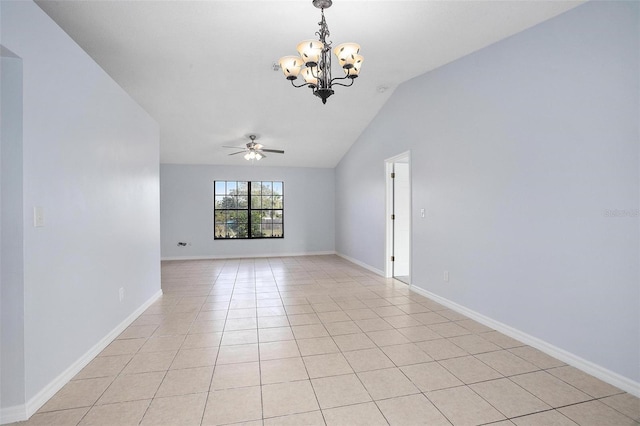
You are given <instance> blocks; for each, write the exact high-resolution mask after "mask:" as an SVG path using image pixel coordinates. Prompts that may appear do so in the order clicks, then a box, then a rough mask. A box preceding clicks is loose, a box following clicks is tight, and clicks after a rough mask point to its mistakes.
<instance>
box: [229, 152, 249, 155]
mask: <svg viewBox="0 0 640 426" xmlns="http://www.w3.org/2000/svg"><path fill="white" fill-rule="evenodd" d="M245 152H246V151H238V152H234V153H233V154H229V155H236V154H243V153H245Z"/></svg>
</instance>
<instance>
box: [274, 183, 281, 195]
mask: <svg viewBox="0 0 640 426" xmlns="http://www.w3.org/2000/svg"><path fill="white" fill-rule="evenodd" d="M273 195H282V182H273Z"/></svg>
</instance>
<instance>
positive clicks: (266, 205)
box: [262, 195, 273, 209]
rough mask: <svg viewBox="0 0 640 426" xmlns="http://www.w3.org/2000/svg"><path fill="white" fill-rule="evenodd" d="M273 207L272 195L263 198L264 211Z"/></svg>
mask: <svg viewBox="0 0 640 426" xmlns="http://www.w3.org/2000/svg"><path fill="white" fill-rule="evenodd" d="M272 207H273V197H271V196H270V195H268V196H264V195H263V196H262V208H263V209H270V208H272Z"/></svg>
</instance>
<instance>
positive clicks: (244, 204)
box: [238, 196, 249, 209]
mask: <svg viewBox="0 0 640 426" xmlns="http://www.w3.org/2000/svg"><path fill="white" fill-rule="evenodd" d="M248 207H249V203H248V201H247V197H246V196H244V197H243V196H240V197H238V208H239V209H246V208H248Z"/></svg>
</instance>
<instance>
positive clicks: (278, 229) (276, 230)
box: [273, 223, 282, 237]
mask: <svg viewBox="0 0 640 426" xmlns="http://www.w3.org/2000/svg"><path fill="white" fill-rule="evenodd" d="M273 236H274V237H282V224H281V223H274V224H273Z"/></svg>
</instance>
